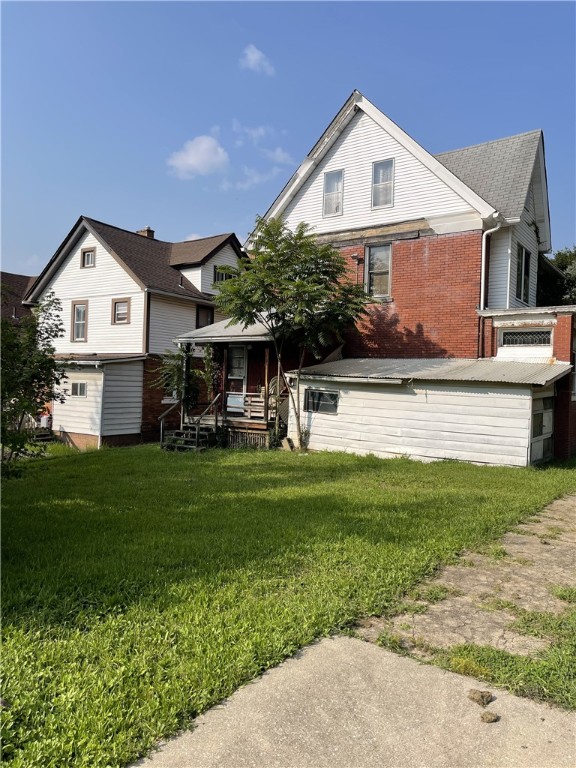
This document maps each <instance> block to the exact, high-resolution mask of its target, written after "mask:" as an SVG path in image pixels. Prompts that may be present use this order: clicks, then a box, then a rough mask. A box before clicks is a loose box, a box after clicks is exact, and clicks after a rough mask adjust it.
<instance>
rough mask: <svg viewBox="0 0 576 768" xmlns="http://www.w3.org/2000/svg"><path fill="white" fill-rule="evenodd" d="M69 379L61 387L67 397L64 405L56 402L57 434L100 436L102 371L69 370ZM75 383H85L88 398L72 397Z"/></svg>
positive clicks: (53, 412)
mask: <svg viewBox="0 0 576 768" xmlns="http://www.w3.org/2000/svg"><path fill="white" fill-rule="evenodd" d="M67 375H68V378H67V379H66V380H65V381H63V382H62V386H61V387H60V389H61V390H63V391H64V392H65V393H67V397H66V400H65V402H64V403H58V402H54V405H53V407H52V428H53V429H54V431H56V432H78V433H80V434H85V435H98V434H100V413H101V403H102V371H101V370H95V369H94V368H92V367H90V368H81V369H80V370H69V371H68V374H67ZM73 382H85V384H86V397H71V395H70V392H71V391H72V383H73Z"/></svg>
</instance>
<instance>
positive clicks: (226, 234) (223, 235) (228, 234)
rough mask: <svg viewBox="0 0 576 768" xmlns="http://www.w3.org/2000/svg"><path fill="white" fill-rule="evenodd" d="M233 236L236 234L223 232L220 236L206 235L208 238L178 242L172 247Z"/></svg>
mask: <svg viewBox="0 0 576 768" xmlns="http://www.w3.org/2000/svg"><path fill="white" fill-rule="evenodd" d="M233 234H234V232H222V233H220V234H218V235H206V237H194V238H192V240H178V241H177V242H175V243H171V245H183V244H184V243H198V242H200V241H201V240H214V238H215V237H230V236H231V235H233ZM165 242H167V241H165Z"/></svg>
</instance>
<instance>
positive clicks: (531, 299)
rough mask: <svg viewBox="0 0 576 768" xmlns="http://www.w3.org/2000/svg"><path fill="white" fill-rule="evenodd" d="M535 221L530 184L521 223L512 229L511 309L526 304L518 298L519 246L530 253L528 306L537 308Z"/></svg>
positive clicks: (536, 240)
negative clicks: (517, 267) (533, 224)
mask: <svg viewBox="0 0 576 768" xmlns="http://www.w3.org/2000/svg"><path fill="white" fill-rule="evenodd" d="M533 221H534V195H533V186H532V184H530V189H529V191H528V197H527V199H526V207H525V208H524V211H523V212H522V216H521V217H520V223H519V224H516V225H515V226H514V227H512V238H511V246H510V247H511V252H512V268H511V270H510V307H511V308H512V307H525V306H526V303H525V302H523V301H522V300H521V299H518V298H516V273H517V269H516V265H517V258H518V244H520V245H522V246H523V247H524V248H526V250H527V251H530V287H529V295H528V306H530V307H535V306H536V287H537V279H538V239H537V237H536V232H535V229H534V227H533V226H531V224H532V222H533Z"/></svg>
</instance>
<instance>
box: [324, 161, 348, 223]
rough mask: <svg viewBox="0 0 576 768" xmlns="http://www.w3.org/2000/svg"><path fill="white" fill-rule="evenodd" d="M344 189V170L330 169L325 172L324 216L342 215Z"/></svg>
mask: <svg viewBox="0 0 576 768" xmlns="http://www.w3.org/2000/svg"><path fill="white" fill-rule="evenodd" d="M343 191H344V171H329V172H328V173H325V174H324V205H323V208H322V215H323V216H341V215H342V197H343Z"/></svg>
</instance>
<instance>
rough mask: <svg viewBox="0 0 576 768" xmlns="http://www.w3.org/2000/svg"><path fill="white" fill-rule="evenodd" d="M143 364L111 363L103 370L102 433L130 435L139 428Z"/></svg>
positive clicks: (140, 422) (138, 362)
mask: <svg viewBox="0 0 576 768" xmlns="http://www.w3.org/2000/svg"><path fill="white" fill-rule="evenodd" d="M142 387H143V363H142V361H141V360H138V361H135V362H132V363H114V364H111V365H107V366H106V367H105V372H104V402H103V406H102V435H133V434H138V433H139V432H140V431H141V428H142Z"/></svg>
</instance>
